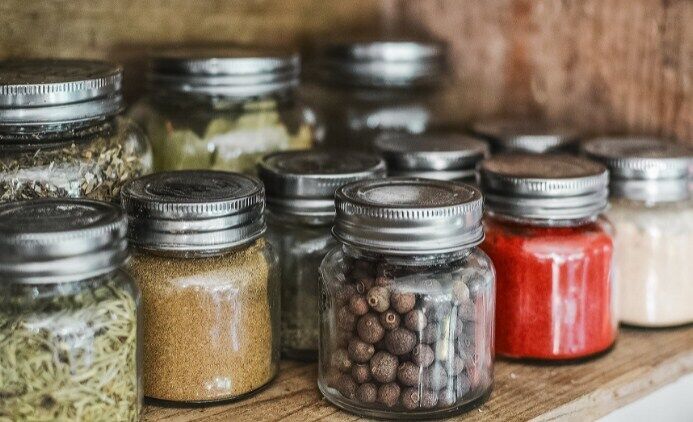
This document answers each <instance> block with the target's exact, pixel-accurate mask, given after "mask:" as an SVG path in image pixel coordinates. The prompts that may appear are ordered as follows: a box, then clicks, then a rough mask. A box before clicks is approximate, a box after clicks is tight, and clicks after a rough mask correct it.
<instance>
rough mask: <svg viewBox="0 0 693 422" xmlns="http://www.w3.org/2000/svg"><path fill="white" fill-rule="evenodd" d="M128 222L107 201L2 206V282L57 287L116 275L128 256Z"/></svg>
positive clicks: (41, 201) (76, 200) (69, 200)
mask: <svg viewBox="0 0 693 422" xmlns="http://www.w3.org/2000/svg"><path fill="white" fill-rule="evenodd" d="M125 228H126V224H125V217H124V215H123V213H122V211H121V210H120V209H119V208H117V207H115V206H113V205H111V204H107V203H105V202H98V201H92V200H87V199H36V200H32V201H20V202H9V203H5V204H2V205H0V280H9V281H12V282H19V283H29V284H33V283H37V284H54V283H62V282H66V281H75V280H83V279H85V278H89V277H94V276H97V275H100V274H104V273H107V272H109V271H112V270H114V269H115V268H116V267H118V266H119V265H121V264H122V263H123V262H124V261H125V259H126V257H127V245H126V240H125Z"/></svg>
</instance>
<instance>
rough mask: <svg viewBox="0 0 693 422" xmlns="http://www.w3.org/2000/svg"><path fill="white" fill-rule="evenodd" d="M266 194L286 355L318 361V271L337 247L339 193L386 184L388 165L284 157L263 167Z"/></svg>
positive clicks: (350, 158)
mask: <svg viewBox="0 0 693 422" xmlns="http://www.w3.org/2000/svg"><path fill="white" fill-rule="evenodd" d="M259 174H260V178H261V179H262V181H263V182H264V184H265V187H266V189H267V217H268V225H269V235H268V237H269V239H270V242H271V243H272V244H273V245H274V246H275V247H276V248H277V252H278V254H279V263H280V266H281V285H282V329H281V333H282V352H283V354H284V355H285V356H287V357H290V358H293V359H301V360H314V359H316V358H317V353H318V333H319V325H318V299H319V295H320V286H319V283H318V267H319V266H320V263H321V262H322V259H323V258H324V257H325V254H327V252H328V251H329V250H330V249H332V248H333V247H334V246H335V244H336V241H335V240H334V238H333V237H332V234H331V232H330V229H331V227H332V222H333V219H334V213H335V209H334V191H335V190H336V189H337V188H338V187H340V186H342V185H344V184H346V183H349V182H353V181H357V180H362V179H368V178H376V177H378V178H382V177H384V176H385V163H384V162H383V161H382V160H381V159H380V158H378V157H375V156H371V155H367V154H359V153H347V152H345V153H340V154H336V153H330V152H326V151H292V152H279V153H275V154H272V155H269V156H267V157H265V158H264V159H263V160H262V162H261V163H260V167H259Z"/></svg>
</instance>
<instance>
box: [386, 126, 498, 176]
mask: <svg viewBox="0 0 693 422" xmlns="http://www.w3.org/2000/svg"><path fill="white" fill-rule="evenodd" d="M375 149H376V150H377V151H378V152H379V153H380V155H381V156H382V157H383V158H384V159H385V162H387V169H388V174H389V175H390V176H407V177H424V178H430V179H438V180H459V179H468V178H473V177H474V175H475V173H476V165H477V164H478V163H479V162H480V161H481V160H483V159H484V158H485V157H486V156H488V153H489V151H488V144H486V142H483V141H481V140H478V139H474V138H472V137H469V136H465V135H462V134H460V133H455V132H433V133H426V134H420V135H415V134H411V135H407V134H402V135H395V136H388V137H383V138H380V139H377V140H376V141H375Z"/></svg>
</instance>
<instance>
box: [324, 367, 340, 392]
mask: <svg viewBox="0 0 693 422" xmlns="http://www.w3.org/2000/svg"><path fill="white" fill-rule="evenodd" d="M341 376H342V373H341V372H339V371H338V370H337V368H334V367H331V368H329V369H328V370H327V374H326V375H325V382H326V383H327V385H328V386H329V387H332V388H337V383H338V382H339V377H341Z"/></svg>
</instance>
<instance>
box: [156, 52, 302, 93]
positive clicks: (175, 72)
mask: <svg viewBox="0 0 693 422" xmlns="http://www.w3.org/2000/svg"><path fill="white" fill-rule="evenodd" d="M300 70H301V61H300V57H299V55H298V54H297V53H294V52H281V51H274V50H269V49H267V50H261V49H251V48H206V49H173V50H167V51H162V52H159V53H157V54H155V55H153V56H152V58H151V60H150V72H149V79H150V83H151V85H152V88H154V89H158V88H161V89H164V90H168V91H174V92H184V93H195V94H203V95H211V96H229V97H251V96H259V95H266V94H270V93H273V92H278V91H283V90H287V89H290V88H293V87H295V86H297V85H298V82H299V75H300Z"/></svg>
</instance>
